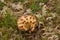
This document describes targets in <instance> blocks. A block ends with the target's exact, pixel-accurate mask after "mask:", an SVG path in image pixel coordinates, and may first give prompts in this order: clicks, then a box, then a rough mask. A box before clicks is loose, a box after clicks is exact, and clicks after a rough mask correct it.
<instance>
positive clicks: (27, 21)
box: [17, 14, 38, 32]
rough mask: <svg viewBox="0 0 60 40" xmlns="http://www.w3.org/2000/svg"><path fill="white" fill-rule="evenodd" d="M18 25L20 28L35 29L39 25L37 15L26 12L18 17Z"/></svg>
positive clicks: (25, 29)
mask: <svg viewBox="0 0 60 40" xmlns="http://www.w3.org/2000/svg"><path fill="white" fill-rule="evenodd" d="M17 25H18V29H19V30H24V31H28V30H29V31H31V32H32V31H34V30H35V28H36V27H37V26H38V21H37V19H36V17H35V16H33V15H31V14H25V15H23V16H21V17H19V18H18V20H17Z"/></svg>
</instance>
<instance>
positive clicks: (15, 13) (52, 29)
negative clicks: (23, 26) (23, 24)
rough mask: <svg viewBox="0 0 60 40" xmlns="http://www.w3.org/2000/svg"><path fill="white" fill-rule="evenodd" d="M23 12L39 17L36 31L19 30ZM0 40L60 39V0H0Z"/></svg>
mask: <svg viewBox="0 0 60 40" xmlns="http://www.w3.org/2000/svg"><path fill="white" fill-rule="evenodd" d="M23 14H33V15H35V16H36V17H37V18H38V19H37V20H39V26H38V28H36V29H35V31H34V32H32V33H28V32H22V31H20V30H18V28H17V23H16V22H17V19H18V17H20V16H22V15H23ZM0 40H60V0H0Z"/></svg>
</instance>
